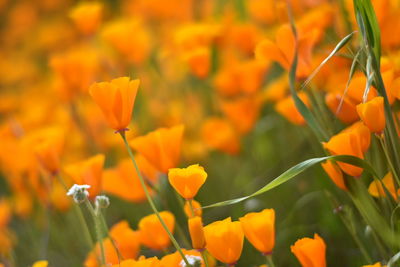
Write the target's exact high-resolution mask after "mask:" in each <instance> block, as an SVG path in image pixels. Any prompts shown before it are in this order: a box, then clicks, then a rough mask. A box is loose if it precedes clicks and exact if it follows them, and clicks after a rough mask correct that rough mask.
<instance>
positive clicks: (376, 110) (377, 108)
mask: <svg viewBox="0 0 400 267" xmlns="http://www.w3.org/2000/svg"><path fill="white" fill-rule="evenodd" d="M357 113H358V115H359V116H360V118H361V120H362V121H363V122H364V123H365V125H367V127H368V128H369V129H370V130H371V132H373V133H377V134H380V133H382V132H383V130H384V129H385V123H386V119H385V111H384V103H383V97H381V96H377V97H374V98H373V99H372V100H370V101H368V102H365V103H361V104H358V105H357Z"/></svg>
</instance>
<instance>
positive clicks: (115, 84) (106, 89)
mask: <svg viewBox="0 0 400 267" xmlns="http://www.w3.org/2000/svg"><path fill="white" fill-rule="evenodd" d="M138 87H139V80H132V81H130V79H129V78H128V77H121V78H117V79H114V80H112V81H111V82H100V83H95V84H93V85H92V86H91V87H90V89H89V93H90V95H91V96H92V98H93V100H94V101H95V102H96V104H97V105H98V106H99V107H100V109H101V111H102V112H103V115H104V117H105V118H106V121H107V123H108V125H109V126H110V127H111V128H113V129H114V130H116V131H121V130H124V129H126V127H128V125H129V123H130V122H131V116H132V110H133V105H134V103H135V98H136V93H137V90H138Z"/></svg>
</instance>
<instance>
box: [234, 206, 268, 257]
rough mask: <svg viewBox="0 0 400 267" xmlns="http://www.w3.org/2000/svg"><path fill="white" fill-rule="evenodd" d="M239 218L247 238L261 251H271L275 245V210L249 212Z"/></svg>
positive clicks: (266, 252) (264, 252)
mask: <svg viewBox="0 0 400 267" xmlns="http://www.w3.org/2000/svg"><path fill="white" fill-rule="evenodd" d="M239 220H240V223H241V224H242V228H243V232H244V235H245V236H246V238H247V240H249V242H250V243H251V244H252V245H253V246H254V247H255V248H256V249H257V250H258V251H260V252H261V253H263V254H265V255H267V254H270V253H272V250H273V248H274V245H275V211H274V210H273V209H265V210H263V211H261V212H251V213H247V214H246V215H245V216H243V217H241V218H240V219H239Z"/></svg>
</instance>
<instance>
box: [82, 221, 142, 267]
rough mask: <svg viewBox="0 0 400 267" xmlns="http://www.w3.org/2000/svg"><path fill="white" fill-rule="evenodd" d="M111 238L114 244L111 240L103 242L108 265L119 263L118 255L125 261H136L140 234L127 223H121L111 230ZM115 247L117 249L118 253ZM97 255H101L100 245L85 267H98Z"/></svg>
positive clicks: (92, 253) (89, 256)
mask: <svg viewBox="0 0 400 267" xmlns="http://www.w3.org/2000/svg"><path fill="white" fill-rule="evenodd" d="M110 236H111V238H112V239H113V242H114V244H113V243H112V241H111V240H110V239H109V238H106V239H104V240H103V246H104V250H105V259H106V263H107V264H117V263H118V262H119V257H118V253H120V255H121V256H122V258H124V259H135V258H136V257H137V255H138V253H139V249H140V238H139V232H138V231H134V230H132V229H131V228H130V227H129V224H128V222H127V221H120V222H119V223H117V224H115V225H114V226H113V227H112V228H111V229H110ZM114 245H115V246H116V247H117V249H118V252H117V251H116V249H115V247H114ZM97 255H100V245H99V244H98V243H97V244H96V247H95V248H94V249H93V250H92V251H91V252H90V253H89V254H88V257H87V258H86V260H85V264H84V265H85V267H98V266H99V265H98V259H97Z"/></svg>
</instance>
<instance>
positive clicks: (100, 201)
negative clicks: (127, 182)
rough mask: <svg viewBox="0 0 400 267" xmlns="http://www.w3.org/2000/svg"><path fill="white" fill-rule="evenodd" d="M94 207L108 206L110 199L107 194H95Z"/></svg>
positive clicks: (102, 207)
mask: <svg viewBox="0 0 400 267" xmlns="http://www.w3.org/2000/svg"><path fill="white" fill-rule="evenodd" d="M95 204H96V208H98V209H105V208H107V207H108V206H110V199H109V198H108V197H107V196H97V197H96V199H95Z"/></svg>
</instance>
